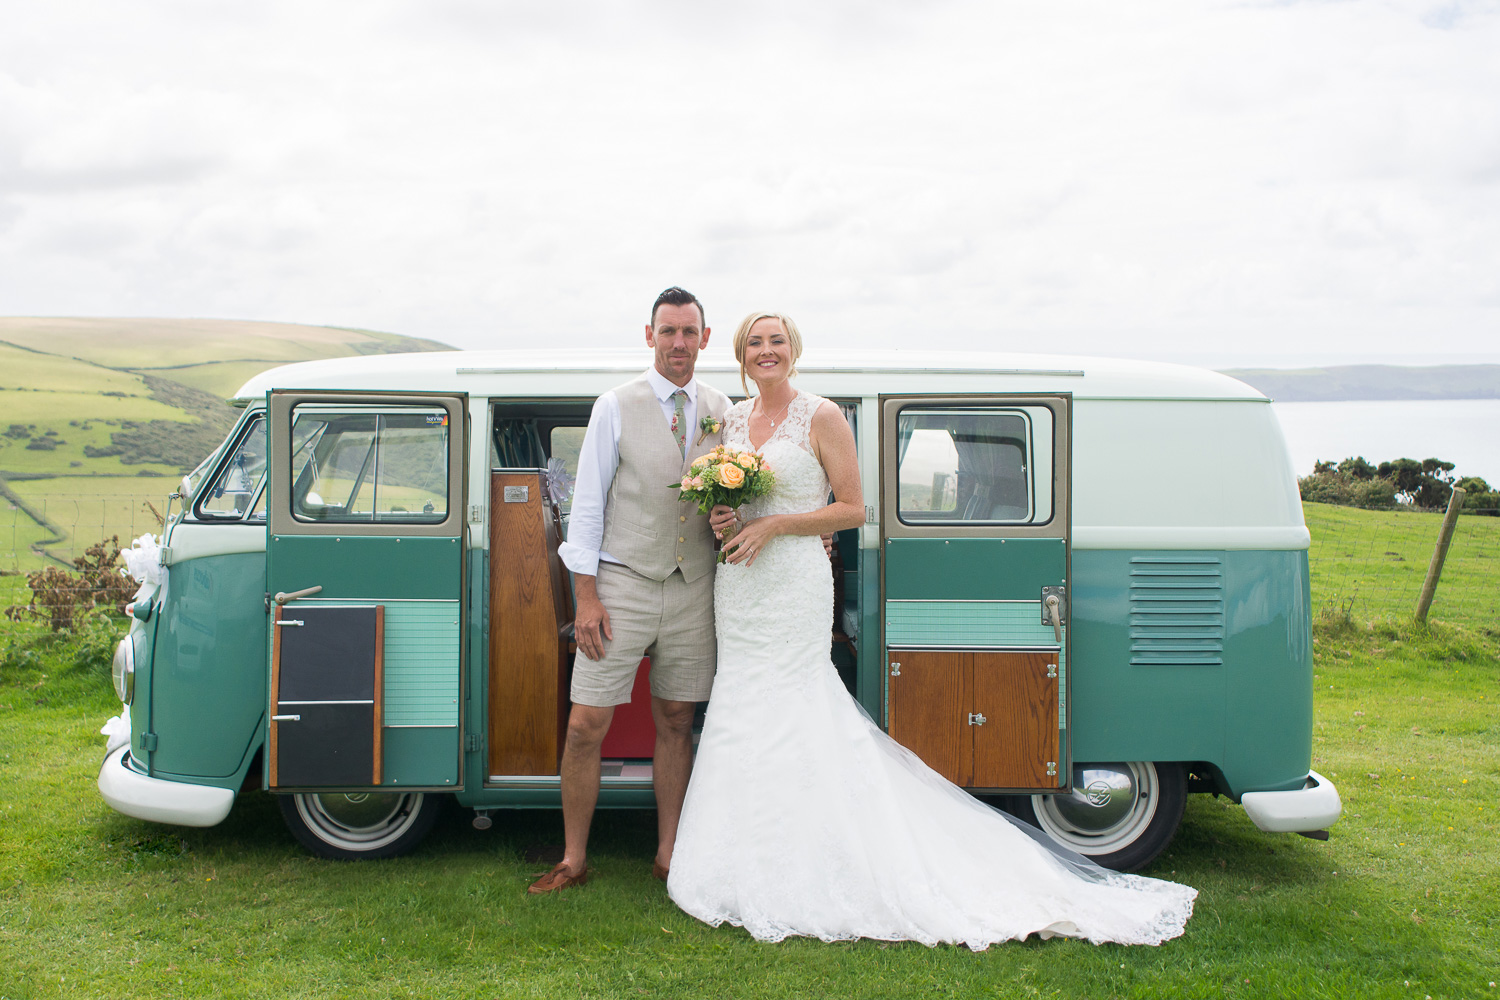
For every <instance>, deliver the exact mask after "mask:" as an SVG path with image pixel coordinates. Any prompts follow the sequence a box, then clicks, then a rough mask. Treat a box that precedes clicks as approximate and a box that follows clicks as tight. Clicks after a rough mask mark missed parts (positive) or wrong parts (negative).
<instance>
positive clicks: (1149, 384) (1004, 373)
mask: <svg viewBox="0 0 1500 1000" xmlns="http://www.w3.org/2000/svg"><path fill="white" fill-rule="evenodd" d="M650 364H651V353H650V352H649V351H647V350H645V349H642V350H637V351H586V350H556V351H550V350H549V351H437V352H428V353H419V354H378V355H369V356H364V357H350V358H329V359H326V360H322V361H304V362H301V363H298V364H291V365H283V366H282V367H280V368H272V369H270V370H268V371H264V372H261V373H260V374H259V375H256V376H254V377H252V378H251V379H250V380H249V381H248V382H246V383H245V384H244V385H243V386H242V387H241V388H240V390H239V391H238V392H237V393H235V395H234V400H235V401H236V402H238V403H241V404H244V403H248V402H250V401H252V400H255V399H259V398H262V397H264V396H265V394H266V393H267V392H268V391H269V390H271V389H356V390H390V391H411V392H438V393H441V392H466V393H468V394H470V395H471V396H502V397H503V396H518V395H524V396H532V397H535V396H559V397H572V398H578V397H593V396H597V395H599V394H600V393H601V392H604V391H605V390H607V389H609V388H611V387H613V386H616V385H619V384H620V383H622V382H625V381H627V380H629V379H630V378H632V377H633V376H635V375H636V374H637V373H639V372H642V371H645V370H646V368H647V367H649V366H650ZM797 369H798V371H799V373H800V377H799V378H798V385H799V386H800V387H801V388H803V389H806V390H808V391H810V392H815V393H819V394H821V395H825V396H846V397H847V396H866V395H873V394H875V393H897V392H997V391H1003V392H1071V393H1072V394H1073V395H1074V396H1075V397H1077V398H1080V399H1184V400H1188V399H1192V400H1231V399H1233V400H1246V401H1261V402H1264V401H1266V397H1265V396H1263V395H1262V394H1261V393H1260V392H1258V391H1257V390H1255V389H1253V388H1251V387H1250V386H1248V385H1246V384H1245V383H1243V382H1240V381H1238V380H1236V379H1232V378H1230V377H1229V376H1227V375H1220V374H1219V373H1218V372H1211V371H1205V370H1204V369H1201V368H1192V367H1188V366H1186V365H1173V364H1164V363H1161V362H1154V361H1128V360H1123V359H1119V358H1096V357H1080V356H1072V355H1044V354H1008V353H992V352H979V351H964V352H948V351H848V350H823V351H817V350H809V351H807V352H806V353H804V354H803V356H802V358H801V359H800V360H799V361H798V362H797ZM697 374H698V377H699V378H700V379H702V380H703V381H706V382H708V383H709V384H711V385H713V386H715V387H716V388H718V389H720V390H721V391H723V392H726V393H729V394H731V395H734V396H742V395H744V390H743V389H741V388H740V378H739V365H738V364H736V363H735V361H734V358H733V357H732V356H731V355H730V354H729V352H727V351H719V350H714V349H710V350H709V351H708V352H705V353H704V354H703V355H700V356H699V359H698V366H697Z"/></svg>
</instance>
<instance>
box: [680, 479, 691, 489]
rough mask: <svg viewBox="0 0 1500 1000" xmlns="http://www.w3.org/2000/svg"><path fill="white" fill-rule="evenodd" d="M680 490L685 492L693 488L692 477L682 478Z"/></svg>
mask: <svg viewBox="0 0 1500 1000" xmlns="http://www.w3.org/2000/svg"><path fill="white" fill-rule="evenodd" d="M682 488H683V489H685V490H690V489H692V488H693V477H692V476H683V477H682Z"/></svg>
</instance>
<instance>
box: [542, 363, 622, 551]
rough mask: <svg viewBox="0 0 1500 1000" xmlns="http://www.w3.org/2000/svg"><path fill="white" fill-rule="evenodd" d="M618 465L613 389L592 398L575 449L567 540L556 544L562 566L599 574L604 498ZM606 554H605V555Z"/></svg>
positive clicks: (617, 421) (617, 414)
mask: <svg viewBox="0 0 1500 1000" xmlns="http://www.w3.org/2000/svg"><path fill="white" fill-rule="evenodd" d="M619 467H620V401H619V400H618V399H617V398H616V397H615V394H614V393H613V392H606V393H605V394H604V395H602V396H600V397H599V398H598V399H596V400H594V409H593V412H592V413H590V414H589V427H588V430H587V431H585V432H584V435H583V445H582V447H580V448H579V450H578V477H577V480H576V481H575V483H574V484H573V508H572V512H571V513H570V514H569V515H568V540H567V541H565V542H563V543H562V544H561V545H559V546H558V547H557V554H558V557H559V558H561V559H562V561H563V565H564V566H566V567H568V569H569V570H571V571H572V572H574V573H577V574H579V575H580V576H598V575H599V556H600V554H601V553H600V547H601V546H602V545H603V544H604V501H605V498H606V497H608V496H609V487H610V485H611V484H612V483H613V482H614V481H615V470H616V469H618V468H619ZM606 555H607V554H606Z"/></svg>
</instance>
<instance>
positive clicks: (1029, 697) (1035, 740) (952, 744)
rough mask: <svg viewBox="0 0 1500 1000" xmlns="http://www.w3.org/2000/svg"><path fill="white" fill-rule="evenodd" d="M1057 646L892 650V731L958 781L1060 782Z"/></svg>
mask: <svg viewBox="0 0 1500 1000" xmlns="http://www.w3.org/2000/svg"><path fill="white" fill-rule="evenodd" d="M1057 663H1058V657H1057V653H1056V652H1054V651H1045V650H1044V651H1020V652H1016V651H967V650H966V651H949V650H910V649H907V650H892V651H891V653H890V656H889V663H888V668H889V669H888V671H887V674H888V677H887V679H888V681H889V684H890V686H889V689H888V693H889V700H888V702H887V704H888V706H889V709H890V734H891V737H892V738H893V739H895V740H896V741H897V742H898V743H901V744H902V745H903V746H905V747H907V748H908V749H910V750H911V751H912V752H913V753H915V754H916V755H917V756H918V757H921V758H922V760H924V761H925V762H926V763H927V765H928V766H929V767H931V768H932V769H933V770H935V771H937V772H938V773H939V774H941V775H943V777H945V778H947V779H948V780H949V781H951V782H953V783H954V784H956V785H960V786H963V787H965V788H987V789H997V790H1007V791H1023V790H1047V791H1052V790H1055V789H1057V788H1058V787H1060V781H1061V779H1060V777H1059V775H1062V774H1064V773H1065V769H1064V768H1063V767H1062V761H1061V760H1060V759H1059V747H1060V745H1061V743H1060V733H1061V728H1062V727H1061V723H1060V719H1059V689H1058V683H1059V679H1058V669H1057Z"/></svg>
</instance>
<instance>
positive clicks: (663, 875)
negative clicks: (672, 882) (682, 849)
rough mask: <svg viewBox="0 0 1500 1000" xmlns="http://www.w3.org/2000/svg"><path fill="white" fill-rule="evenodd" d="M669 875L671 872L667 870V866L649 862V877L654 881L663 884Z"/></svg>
mask: <svg viewBox="0 0 1500 1000" xmlns="http://www.w3.org/2000/svg"><path fill="white" fill-rule="evenodd" d="M670 874H671V870H670V869H668V868H667V866H666V865H664V864H662V863H661V862H660V861H653V862H651V877H652V878H654V879H656V880H657V881H658V882H665V881H666V880H667V876H668V875H670Z"/></svg>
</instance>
